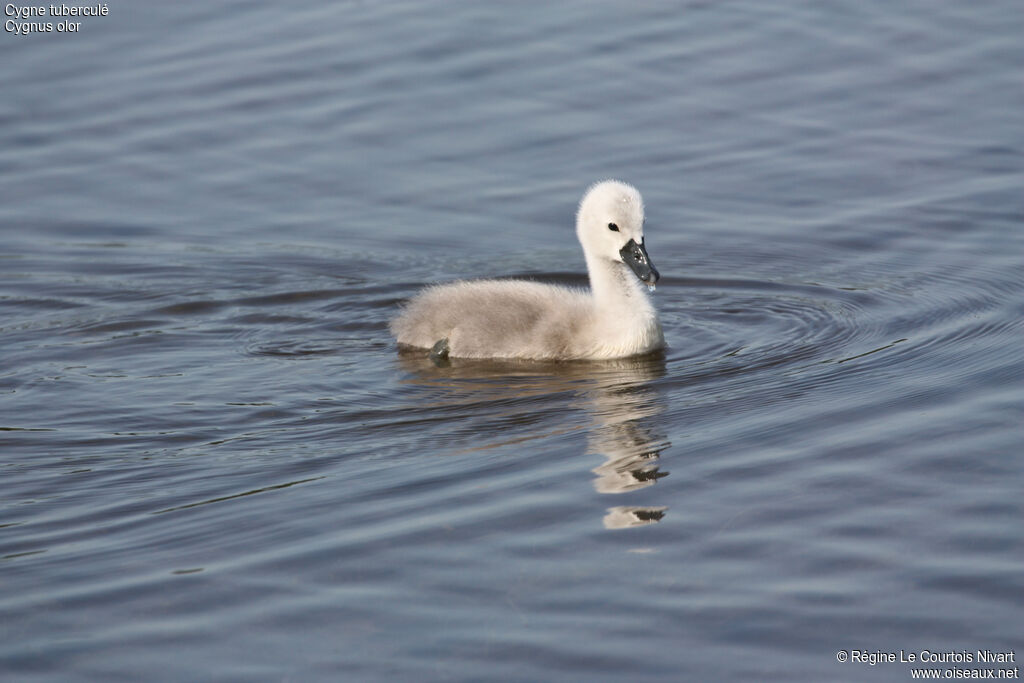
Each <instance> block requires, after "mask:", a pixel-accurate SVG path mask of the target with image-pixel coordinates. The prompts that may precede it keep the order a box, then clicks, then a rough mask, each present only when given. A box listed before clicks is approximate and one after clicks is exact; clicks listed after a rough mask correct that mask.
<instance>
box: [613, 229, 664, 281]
mask: <svg viewBox="0 0 1024 683" xmlns="http://www.w3.org/2000/svg"><path fill="white" fill-rule="evenodd" d="M619 256H621V257H622V260H623V262H624V263H626V264H627V265H628V266H629V267H630V268H632V269H633V272H634V273H636V276H637V277H638V278H640V281H641V282H643V283H644V284H646V285H647V286H648V287H653V286H654V283H656V282H657V281H658V278H660V277H661V274H660V273H658V269H657V268H655V267H654V264H653V263H651V257H650V256H648V255H647V250H646V249H644V242H643V240H640V244H637V243H636V240H630V241H628V242H626V246H624V247H623V248H622V249H620V250H619Z"/></svg>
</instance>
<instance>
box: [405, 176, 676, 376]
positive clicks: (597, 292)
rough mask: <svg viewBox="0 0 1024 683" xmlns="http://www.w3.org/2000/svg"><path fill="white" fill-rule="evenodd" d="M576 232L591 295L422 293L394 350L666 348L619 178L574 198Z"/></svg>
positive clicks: (447, 289) (637, 218)
mask: <svg viewBox="0 0 1024 683" xmlns="http://www.w3.org/2000/svg"><path fill="white" fill-rule="evenodd" d="M576 235H577V237H579V240H580V243H581V244H582V245H583V254H584V256H585V258H586V262H587V272H588V273H589V275H590V291H589V292H588V291H586V290H580V289H571V288H568V287H559V286H556V285H549V284H542V283H539V282H530V281H526V280H475V281H468V282H466V281H463V282H455V283H451V284H446V285H436V286H432V287H428V288H426V289H424V290H423V291H422V292H420V293H419V294H418V295H416V296H415V297H414V298H413V299H411V300H410V301H409V302H408V303H406V304H405V306H404V307H403V309H402V311H401V313H400V314H399V315H398V317H397V318H395V320H393V321H392V322H391V331H392V332H393V333H394V335H395V337H396V339H397V340H398V343H399V345H401V346H412V347H419V348H424V349H432V351H431V353H432V355H434V356H439V357H446V356H449V355H450V356H451V357H453V358H522V359H534V360H573V359H607V358H623V357H626V356H633V355H637V354H642V353H647V352H650V351H655V350H657V349H660V348H662V347H664V345H665V338H664V336H663V334H662V331H661V324H660V323H659V322H658V316H657V313H656V312H655V310H654V306H653V305H652V304H651V302H650V299H649V298H648V296H647V292H646V291H645V288H644V285H647V286H648V287H650V288H651V289H652V290H653V289H654V284H655V283H656V282H657V281H658V278H659V277H660V276H659V274H658V271H657V270H656V269H655V267H654V265H653V264H652V263H651V261H650V258H649V257H648V256H647V250H646V249H645V248H644V204H643V199H642V198H641V197H640V193H639V192H638V191H637V190H636V188H634V187H632V186H631V185H627V184H626V183H623V182H619V181H616V180H607V181H604V182H601V183H597V184H596V185H593V186H592V187H591V188H590V189H589V190H588V191H587V193H586V194H585V195H584V196H583V199H582V201H580V205H579V210H578V211H577V213H576Z"/></svg>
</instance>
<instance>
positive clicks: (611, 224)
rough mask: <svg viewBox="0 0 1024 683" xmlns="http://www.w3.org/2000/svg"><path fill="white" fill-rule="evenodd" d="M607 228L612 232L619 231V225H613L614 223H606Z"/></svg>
mask: <svg viewBox="0 0 1024 683" xmlns="http://www.w3.org/2000/svg"><path fill="white" fill-rule="evenodd" d="M608 229H609V230H611V231H612V232H618V231H619V226H617V225H615V224H614V223H609V224H608Z"/></svg>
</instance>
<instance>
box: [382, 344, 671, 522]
mask: <svg viewBox="0 0 1024 683" xmlns="http://www.w3.org/2000/svg"><path fill="white" fill-rule="evenodd" d="M398 361H399V363H400V364H401V366H402V369H403V370H404V371H405V372H406V373H407V375H408V376H407V377H406V378H405V380H404V382H405V383H410V384H416V385H421V386H425V387H429V388H432V389H435V390H437V389H441V390H442V391H443V396H442V397H441V398H442V400H440V401H438V403H437V404H435V405H436V406H437V407H439V408H440V407H444V408H445V409H446V410H450V409H451V408H452V407H453V406H459V405H461V406H467V407H468V406H480V405H481V404H494V405H499V404H500V406H501V411H502V412H501V419H502V420H503V421H506V422H508V423H509V424H515V425H520V426H521V425H526V424H534V423H539V422H542V421H543V420H542V419H541V418H542V417H543V414H542V415H538V414H537V413H538V411H544V409H545V407H546V406H548V405H550V402H551V401H558V402H559V403H560V407H562V408H565V407H568V408H579V409H582V410H583V411H584V412H585V413H586V415H587V416H588V417H589V420H586V421H584V423H583V424H582V425H580V426H579V427H576V426H573V427H572V428H571V429H577V428H579V429H584V430H585V431H586V437H587V451H586V452H587V453H588V454H593V455H599V456H601V457H603V458H604V462H603V463H601V464H600V465H598V466H596V467H594V468H593V470H592V472H593V473H594V475H595V477H594V480H593V486H594V488H595V490H596V491H598V492H599V493H602V494H624V493H634V492H637V491H639V490H640V489H646V488H648V487H651V486H653V485H654V484H655V483H657V481H658V480H659V479H662V478H664V477H667V476H668V475H669V473H668V472H667V471H666V470H664V469H663V468H662V466H661V462H660V458H661V453H662V452H663V451H664V450H665V449H666V448H668V447H669V445H670V443H669V441H668V440H667V438H666V435H665V433H664V432H662V431H661V430H660V428H659V420H658V416H659V415H660V414H661V413H663V412H664V411H665V404H664V399H663V397H662V396H661V394H660V393H659V392H657V391H656V390H655V388H654V381H655V380H657V379H658V378H659V377H662V376H664V374H665V359H664V356H663V355H661V354H657V355H653V356H643V357H640V358H626V359H619V360H610V361H590V362H587V361H577V362H569V363H539V362H535V361H495V360H486V361H484V360H462V359H451V360H446V361H444V362H443V363H436V362H432V361H431V360H430V359H429V358H426V357H424V354H423V353H422V351H415V352H405V353H400V354H399V355H398ZM434 400H437V398H435V399H434ZM510 408H511V409H512V411H513V413H514V414H512V415H509V414H508V413H509V409H510ZM555 409H557V408H555ZM571 429H570V430H567V429H566V425H565V424H564V422H563V423H560V424H558V425H556V426H555V427H554V428H552V429H550V430H547V431H545V430H537V431H533V432H530V433H528V434H527V435H526V436H524V435H523V434H522V433H521V432H522V430H518V431H516V433H514V434H509V435H502V434H501V433H500V432H492V433H490V434H488V435H486V437H485V438H483V439H482V442H481V443H479V444H475V445H474V446H472V447H471V448H470V449H468V450H481V449H490V448H497V447H501V446H507V445H511V444H516V443H523V442H525V441H528V440H533V439H536V438H545V437H549V436H556V435H560V434H564V433H565V432H566V431H571ZM667 509H668V508H667V507H665V506H636V505H631V506H616V507H611V508H608V510H607V514H606V515H605V516H604V519H603V525H604V527H605V528H607V529H620V528H630V527H636V526H645V525H649V524H655V523H657V522H659V521H661V519H662V518H663V517H664V516H665V514H666V511H667Z"/></svg>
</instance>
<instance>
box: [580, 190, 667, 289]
mask: <svg viewBox="0 0 1024 683" xmlns="http://www.w3.org/2000/svg"><path fill="white" fill-rule="evenodd" d="M576 235H577V236H578V237H579V239H580V243H581V244H582V245H583V251H584V252H585V253H586V254H587V258H588V259H589V258H599V259H606V260H609V261H614V262H618V263H625V264H626V265H628V266H629V267H630V269H632V271H633V272H634V273H635V274H636V276H637V277H638V278H640V281H641V282H643V283H644V284H646V285H647V286H648V287H654V284H655V283H656V282H657V281H658V278H659V277H661V275H660V274H659V273H658V269H657V268H655V267H654V264H653V263H651V259H650V257H649V256H648V255H647V249H646V248H645V247H644V200H643V198H642V197H641V196H640V193H639V192H638V191H637V189H636V188H635V187H633V186H632V185H628V184H626V183H623V182H620V181H618V180H605V181H603V182H600V183H597V184H596V185H593V186H592V187H591V188H590V189H589V190H587V193H586V194H585V195H583V199H582V200H581V201H580V208H579V211H577V213H576Z"/></svg>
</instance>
